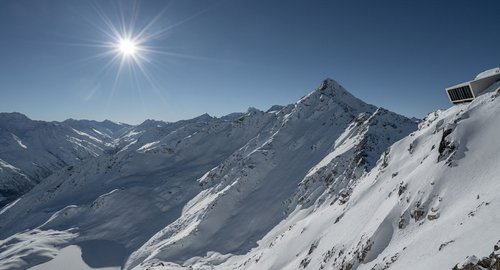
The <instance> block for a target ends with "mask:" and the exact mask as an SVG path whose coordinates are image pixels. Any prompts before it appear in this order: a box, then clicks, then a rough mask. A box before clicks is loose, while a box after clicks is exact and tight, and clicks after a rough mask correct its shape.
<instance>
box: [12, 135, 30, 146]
mask: <svg viewBox="0 0 500 270" xmlns="http://www.w3.org/2000/svg"><path fill="white" fill-rule="evenodd" d="M11 134H12V133H11ZM12 138H14V140H16V142H17V144H19V146H21V147H22V148H24V149H28V147H27V146H26V145H24V144H23V141H21V139H19V137H17V136H16V135H14V134H12Z"/></svg>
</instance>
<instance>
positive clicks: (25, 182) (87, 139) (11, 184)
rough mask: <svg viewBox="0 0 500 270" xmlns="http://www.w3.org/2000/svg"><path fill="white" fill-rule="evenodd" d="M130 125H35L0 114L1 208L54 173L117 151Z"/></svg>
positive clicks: (16, 116) (19, 117) (21, 117)
mask: <svg viewBox="0 0 500 270" xmlns="http://www.w3.org/2000/svg"><path fill="white" fill-rule="evenodd" d="M127 128H128V126H127V125H124V124H115V123H113V122H111V121H104V122H96V121H86V120H67V121H64V122H62V123H59V122H44V121H33V120H31V119H29V118H28V117H26V116H25V115H22V114H20V113H0V207H1V206H4V205H5V204H6V203H8V202H10V201H12V200H14V199H16V198H17V197H18V196H20V195H21V194H23V193H24V192H26V191H28V190H29V189H31V188H32V187H33V186H34V185H35V184H37V183H38V182H40V181H41V180H42V179H44V178H45V177H47V176H49V175H50V174H52V173H53V172H54V171H57V170H59V169H61V168H62V167H65V166H69V165H75V164H77V163H79V162H81V161H82V160H87V159H89V158H93V157H96V156H99V155H101V154H103V153H104V152H106V151H108V150H110V149H113V148H114V144H113V140H114V139H115V138H117V137H118V136H117V135H118V134H119V132H120V130H126V129H127Z"/></svg>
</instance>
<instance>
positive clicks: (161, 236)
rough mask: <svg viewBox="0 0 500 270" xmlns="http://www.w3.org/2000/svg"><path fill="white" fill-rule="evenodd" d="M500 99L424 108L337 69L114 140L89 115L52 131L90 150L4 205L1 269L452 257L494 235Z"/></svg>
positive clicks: (278, 265)
mask: <svg viewBox="0 0 500 270" xmlns="http://www.w3.org/2000/svg"><path fill="white" fill-rule="evenodd" d="M499 102H500V98H499V94H498V93H496V92H490V93H486V94H484V95H482V96H480V97H478V98H477V99H476V100H474V101H473V102H471V103H468V104H460V105H457V106H453V107H452V108H450V109H448V110H442V111H437V112H433V113H430V114H429V115H428V116H427V117H426V118H425V119H424V120H423V121H422V122H420V123H416V122H415V121H414V120H412V119H408V118H405V117H403V116H400V115H397V114H395V113H392V112H390V111H387V110H385V109H382V108H377V107H375V106H373V105H369V104H366V103H364V102H362V101H361V100H359V99H357V98H355V97H354V96H352V95H351V94H350V93H349V92H347V90H345V89H344V88H343V87H342V86H341V85H340V84H338V83H337V82H335V81H333V80H331V79H327V80H325V81H324V82H323V83H322V84H321V85H320V87H319V88H318V89H316V90H314V91H312V92H311V93H309V94H308V95H306V96H305V97H303V98H302V99H300V100H299V101H298V102H296V103H294V104H291V105H288V106H284V107H279V108H278V107H276V108H277V109H276V110H274V109H273V110H270V111H268V112H263V111H260V110H257V109H249V110H248V112H247V113H244V114H234V115H230V116H227V117H221V118H213V117H210V116H208V115H202V116H200V117H197V118H194V119H190V120H184V121H179V122H175V123H165V124H159V123H158V121H154V120H147V121H145V122H144V123H143V124H141V125H139V126H135V127H128V129H125V130H122V131H121V133H120V135H110V136H111V137H112V138H113V140H114V141H115V143H114V145H115V148H107V146H106V142H109V141H108V140H106V139H105V137H106V136H102V134H100V133H99V132H104V133H105V134H115V133H107V132H105V131H104V129H102V130H101V129H98V128H95V129H96V130H94V131H89V130H91V128H86V125H87V124H86V123H84V122H78V130H83V131H85V132H83V131H81V132H83V133H85V134H87V135H90V134H92V135H95V136H97V137H99V140H101V139H102V140H101V141H102V142H103V143H102V144H101V143H98V142H97V141H95V140H93V139H90V138H89V137H88V136H85V135H82V134H78V133H75V132H73V131H72V130H71V129H69V128H68V127H66V129H64V130H59V131H58V132H57V134H59V132H60V133H61V134H63V136H62V138H68V136H69V137H73V138H74V139H73V140H72V142H71V143H67V141H66V140H61V141H58V143H57V144H56V143H52V144H50V146H51V147H52V148H50V149H52V150H54V149H61V148H62V149H68V148H67V147H68V145H70V146H71V147H75V148H69V149H73V150H75V151H77V150H78V154H79V155H81V157H82V159H81V162H78V163H75V164H71V165H70V166H60V167H58V168H59V169H56V170H54V172H53V173H52V174H51V175H50V176H48V177H47V178H44V180H43V181H42V182H41V183H39V184H37V185H35V186H34V187H33V188H32V189H31V190H30V191H29V192H27V193H26V194H24V195H23V197H22V199H20V200H16V199H12V200H11V201H13V203H11V204H9V205H8V206H6V207H4V208H3V209H2V210H1V211H2V212H1V213H0V214H1V218H0V226H1V230H0V239H3V240H0V269H2V268H7V269H8V268H9V267H10V268H14V267H16V268H22V269H26V268H29V267H32V268H31V269H58V268H61V267H62V268H64V267H65V265H68V264H69V263H70V262H71V264H72V265H73V263H74V264H75V267H80V268H81V269H100V268H109V269H120V268H121V267H123V268H124V269H127V270H130V269H134V270H145V269H155V270H161V269H216V270H229V269H231V270H234V269H241V270H243V269H245V270H250V269H285V270H286V269H353V270H354V269H359V270H363V269H370V270H381V269H408V270H414V269H415V270H417V269H452V268H453V266H455V265H457V264H460V263H462V262H464V261H466V260H468V261H470V260H471V258H474V257H472V256H473V255H474V254H475V255H478V256H487V255H488V254H490V253H491V251H492V246H493V245H494V244H496V243H498V240H499V239H498V235H500V229H499V228H498V224H499V223H500V216H498V213H497V212H498V211H497V209H499V208H500V197H499V195H498V194H500V186H499V185H498V175H499V174H500V168H499V167H498V166H497V164H498V163H499V162H500V159H499V157H498V153H499V152H500V149H499V144H498V142H497V138H498V136H497V135H498V133H499V132H500V129H499V127H500V104H499ZM273 107H274V106H273ZM16 117H18V116H16ZM72 125H74V126H75V127H76V126H77V123H72ZM92 125H95V123H94V124H92ZM158 125H160V127H159V126H158ZM417 125H418V127H417ZM61 127H63V128H64V124H61V125H60V126H59V128H61ZM50 128H53V127H50ZM68 130H69V132H68ZM98 131H99V132H98ZM9 132H10V131H9ZM104 133H103V134H104ZM12 134H14V133H12ZM16 134H24V133H17V132H16ZM0 135H1V134H0ZM92 135H90V136H92ZM8 136H11V135H10V133H8ZM27 138H29V137H27ZM58 138H61V136H59V135H58ZM9 140H10V141H11V143H12V144H13V145H14V146H15V148H14V147H13V148H12V149H14V150H15V151H17V152H16V153H21V151H20V150H21V148H20V147H19V145H18V144H17V143H16V142H14V141H13V140H12V138H9ZM23 140H25V141H27V145H29V146H30V148H29V149H26V151H25V150H23V152H30V151H34V150H33V149H34V148H35V147H34V146H33V145H36V144H32V143H34V142H35V140H29V139H25V136H24V135H23ZM59 147H61V148H59ZM0 150H1V149H0ZM54 151H55V150H54ZM104 151H108V152H107V153H106V154H102V153H103V152H104ZM36 153H37V154H38V153H45V152H36ZM70 153H72V152H71V151H70ZM84 153H85V154H84ZM0 154H1V155H0V157H2V159H1V160H0V168H3V170H4V171H5V172H7V171H12V170H14V169H13V168H15V169H17V170H20V171H21V170H22V171H24V170H26V169H25V168H24V167H21V165H18V164H22V163H20V161H19V160H20V159H17V160H16V159H13V160H15V161H16V162H14V161H12V162H11V159H10V158H11V157H10V156H8V155H6V154H4V153H3V152H0ZM57 154H58V156H60V157H62V159H63V160H67V159H65V158H66V157H71V158H75V155H70V154H68V153H67V152H57ZM4 155H5V158H4ZM88 155H92V157H88ZM94 156H95V157H94ZM7 157H8V158H7ZM77 157H78V155H77ZM35 161H36V163H37V164H41V163H39V161H38V160H37V159H30V161H29V162H30V164H33V162H35ZM11 164H12V165H11ZM18 167H19V168H18ZM5 172H0V173H5ZM13 179H16V178H13ZM10 183H15V182H13V181H11V182H10ZM102 247H105V248H104V249H103V248H102ZM99 248H101V249H99ZM92 250H93V251H94V252H91V251H92ZM96 250H99V251H96ZM101 250H102V251H101ZM96 254H97V255H96ZM91 255H92V256H91ZM111 257H113V258H115V259H113V260H111V259H109V258H111ZM468 261H466V262H468ZM36 264H38V266H35V265H36ZM37 267H38V268H37Z"/></svg>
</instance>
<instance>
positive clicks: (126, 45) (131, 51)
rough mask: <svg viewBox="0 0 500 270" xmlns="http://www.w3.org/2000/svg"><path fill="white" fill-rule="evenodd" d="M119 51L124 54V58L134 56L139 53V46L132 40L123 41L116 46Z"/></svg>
mask: <svg viewBox="0 0 500 270" xmlns="http://www.w3.org/2000/svg"><path fill="white" fill-rule="evenodd" d="M116 45H117V47H118V50H119V51H120V52H121V53H122V55H123V56H125V57H128V56H134V55H135V54H136V53H137V51H138V49H139V48H138V46H137V44H136V43H135V42H134V41H133V40H130V39H122V40H120V42H119V43H118V44H116Z"/></svg>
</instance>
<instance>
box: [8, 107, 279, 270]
mask: <svg viewBox="0 0 500 270" xmlns="http://www.w3.org/2000/svg"><path fill="white" fill-rule="evenodd" d="M274 118H275V116H274V115H273V114H265V113H259V114H254V113H248V114H246V115H245V116H243V117H242V118H241V122H239V121H238V122H232V121H226V120H221V119H216V118H212V117H209V118H207V117H201V118H198V119H196V118H195V119H194V120H190V121H185V122H184V124H182V125H180V126H179V127H178V128H177V129H173V130H172V129H171V126H168V125H166V126H163V127H156V128H154V129H152V131H151V130H150V131H149V132H153V133H154V134H155V135H158V134H163V137H155V136H152V135H149V134H148V133H149V132H144V133H143V134H142V136H140V137H138V139H137V140H138V141H141V140H142V138H143V136H145V137H147V138H148V140H150V139H153V140H155V141H156V140H158V141H159V142H158V143H157V144H155V145H150V146H147V144H145V145H143V146H144V147H137V148H141V149H137V150H134V149H133V148H130V149H129V150H126V151H121V152H118V153H117V154H115V155H102V156H99V157H96V158H93V159H90V160H88V161H86V162H84V163H83V164H81V165H75V166H70V167H67V168H65V169H63V170H60V171H57V172H56V173H54V174H53V175H51V176H50V177H48V178H47V179H45V180H44V181H43V182H42V183H40V184H38V185H37V186H35V187H34V188H33V189H32V190H31V191H30V192H29V193H27V194H25V195H24V196H23V197H22V198H21V199H20V200H18V201H16V203H15V204H14V205H12V206H9V208H8V209H6V210H5V211H4V212H3V213H2V214H1V215H0V227H1V228H2V229H1V230H0V239H1V238H6V237H16V236H17V235H18V232H20V231H24V230H28V231H29V230H33V229H35V228H36V229H38V230H42V231H44V232H45V231H57V232H61V234H62V235H66V233H63V232H68V231H71V233H72V236H73V237H72V238H71V239H66V238H64V239H60V237H59V236H56V237H54V240H53V241H52V242H50V241H48V242H45V243H44V244H45V246H46V247H47V248H37V247H36V246H35V247H30V249H29V250H31V253H29V254H25V253H20V254H19V253H16V252H13V251H12V250H16V249H18V245H19V243H18V242H16V241H14V242H13V241H6V242H5V243H4V245H2V246H1V247H0V251H1V250H4V252H7V253H5V254H11V253H15V254H16V255H15V256H12V258H11V259H10V264H11V265H16V267H19V268H21V269H23V268H26V267H27V266H29V265H32V263H31V261H33V260H34V259H33V258H39V259H40V258H41V260H42V261H43V260H48V259H49V258H51V257H53V256H55V254H49V253H47V252H45V251H44V250H45V249H49V248H54V247H60V245H59V243H60V242H61V241H63V242H65V245H64V246H66V245H68V244H75V245H78V246H80V247H82V245H86V244H88V243H89V242H90V243H92V242H95V241H97V242H98V243H101V242H100V241H103V240H106V241H110V242H112V243H113V245H114V246H117V247H118V248H120V249H123V250H124V253H126V254H130V253H131V252H132V251H133V250H135V249H137V248H138V247H139V246H140V245H142V244H143V243H144V242H145V241H146V240H147V239H148V238H149V237H151V235H153V234H154V233H155V232H157V231H158V230H159V229H161V228H162V227H164V226H166V225H167V224H169V223H170V222H172V221H173V220H175V219H176V218H178V217H179V215H180V212H181V210H182V207H183V206H184V205H185V203H186V202H187V201H189V200H190V199H191V198H193V197H194V196H195V195H196V194H197V193H198V192H199V190H200V186H199V184H198V182H196V179H198V178H200V177H201V176H202V175H203V174H204V173H205V172H206V171H208V170H210V169H211V168H213V167H215V166H217V164H219V163H220V162H221V161H222V160H224V159H225V158H227V157H228V156H229V155H230V154H231V153H232V152H234V151H235V150H237V149H238V148H240V147H241V146H243V145H244V144H245V143H246V142H247V141H248V140H250V139H251V138H252V137H254V136H255V135H256V134H257V133H258V132H259V131H260V130H261V129H262V128H263V127H264V126H266V125H267V124H268V123H269V122H271V121H272V120H273V119H274ZM158 129H160V130H158ZM162 129H163V130H162ZM168 131H170V132H168ZM228 142H230V143H228ZM72 228H78V229H77V230H76V231H74V230H72ZM12 235H14V236H12ZM23 244H26V243H23ZM97 245H98V246H99V245H100V244H97ZM28 246H29V244H28ZM82 251H83V248H82ZM84 253H85V252H84ZM2 255H3V254H2V253H1V252H0V268H2V263H3V261H4V260H5V259H6V257H3V256H2ZM122 259H124V258H122ZM122 263H123V262H121V261H120V262H119V264H122ZM115 266H116V265H115Z"/></svg>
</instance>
